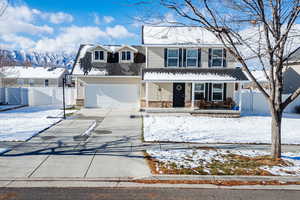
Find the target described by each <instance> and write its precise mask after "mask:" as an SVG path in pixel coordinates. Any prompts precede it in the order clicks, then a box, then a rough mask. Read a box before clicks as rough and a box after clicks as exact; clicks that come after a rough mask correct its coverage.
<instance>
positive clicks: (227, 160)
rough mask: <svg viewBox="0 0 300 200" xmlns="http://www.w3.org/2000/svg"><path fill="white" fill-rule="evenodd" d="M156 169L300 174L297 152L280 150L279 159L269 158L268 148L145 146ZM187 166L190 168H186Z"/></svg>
mask: <svg viewBox="0 0 300 200" xmlns="http://www.w3.org/2000/svg"><path fill="white" fill-rule="evenodd" d="M147 153H148V155H150V156H151V157H152V159H155V171H156V172H157V173H168V172H171V173H180V174H182V173H188V174H190V173H192V174H199V175H206V174H207V175H209V174H212V175H279V176H283V175H287V176H288V175H293V176H299V175H300V156H299V155H300V152H297V153H283V160H282V161H274V160H271V159H268V158H267V157H264V156H267V155H269V152H265V151H252V150H240V151H238V150H230V151H228V150H214V149H207V150H203V149H196V150H184V149H181V150H169V151H167V150H163V151H161V150H148V151H147ZM188 170H190V171H188Z"/></svg>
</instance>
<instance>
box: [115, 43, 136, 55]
mask: <svg viewBox="0 0 300 200" xmlns="http://www.w3.org/2000/svg"><path fill="white" fill-rule="evenodd" d="M124 48H128V49H130V50H132V51H134V52H135V53H136V52H138V50H137V49H136V48H133V47H132V46H129V45H122V46H121V47H120V48H117V49H116V50H115V51H121V50H122V49H124Z"/></svg>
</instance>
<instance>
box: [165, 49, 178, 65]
mask: <svg viewBox="0 0 300 200" xmlns="http://www.w3.org/2000/svg"><path fill="white" fill-rule="evenodd" d="M167 63H168V64H167V66H168V67H178V65H179V49H168V53H167Z"/></svg>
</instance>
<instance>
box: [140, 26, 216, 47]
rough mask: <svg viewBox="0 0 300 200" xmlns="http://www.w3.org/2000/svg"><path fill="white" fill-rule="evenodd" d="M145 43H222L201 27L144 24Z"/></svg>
mask: <svg viewBox="0 0 300 200" xmlns="http://www.w3.org/2000/svg"><path fill="white" fill-rule="evenodd" d="M143 43H144V44H146V45H176V44H190V45H193V44H194V45H195V44H197V45H200V44H201V45H222V43H221V42H220V41H219V40H218V39H217V38H216V36H215V35H214V34H213V33H211V32H209V31H207V30H206V29H204V28H202V27H184V26H182V27H180V26H177V27H172V26H144V27H143Z"/></svg>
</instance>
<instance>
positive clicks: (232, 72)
mask: <svg viewBox="0 0 300 200" xmlns="http://www.w3.org/2000/svg"><path fill="white" fill-rule="evenodd" d="M147 72H150V73H151V72H156V73H173V74H202V75H205V74H216V75H219V76H230V77H233V78H234V79H235V80H236V81H249V80H248V78H247V76H246V75H245V74H244V72H243V71H242V69H240V68H220V69H216V68H193V69H188V68H147V69H143V72H142V75H143V80H144V75H145V73H147Z"/></svg>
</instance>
